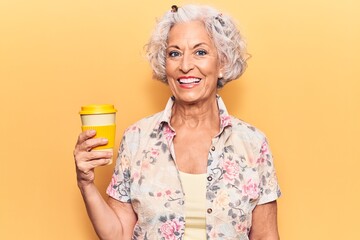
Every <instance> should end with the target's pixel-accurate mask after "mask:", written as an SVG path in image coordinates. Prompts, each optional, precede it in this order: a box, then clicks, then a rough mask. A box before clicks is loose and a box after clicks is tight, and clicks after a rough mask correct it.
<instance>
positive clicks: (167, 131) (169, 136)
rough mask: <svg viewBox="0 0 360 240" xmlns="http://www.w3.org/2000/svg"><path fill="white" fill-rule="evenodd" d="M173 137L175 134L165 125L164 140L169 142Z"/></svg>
mask: <svg viewBox="0 0 360 240" xmlns="http://www.w3.org/2000/svg"><path fill="white" fill-rule="evenodd" d="M174 135H175V132H174V131H173V130H171V128H170V127H169V125H165V126H164V136H165V138H166V140H167V141H168V142H169V141H170V140H171V139H172V138H173V137H174Z"/></svg>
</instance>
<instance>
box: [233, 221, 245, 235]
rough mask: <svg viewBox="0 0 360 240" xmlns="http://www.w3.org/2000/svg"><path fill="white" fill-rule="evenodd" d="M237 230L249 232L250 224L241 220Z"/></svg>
mask: <svg viewBox="0 0 360 240" xmlns="http://www.w3.org/2000/svg"><path fill="white" fill-rule="evenodd" d="M235 230H236V231H237V232H239V233H247V231H248V226H247V223H246V222H239V223H237V224H236V225H235Z"/></svg>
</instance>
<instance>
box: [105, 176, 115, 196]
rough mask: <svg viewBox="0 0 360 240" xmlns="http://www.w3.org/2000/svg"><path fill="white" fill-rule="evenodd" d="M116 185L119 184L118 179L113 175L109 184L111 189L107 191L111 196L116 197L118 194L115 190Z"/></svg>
mask: <svg viewBox="0 0 360 240" xmlns="http://www.w3.org/2000/svg"><path fill="white" fill-rule="evenodd" d="M116 184H117V181H116V177H115V175H113V176H112V178H111V182H110V184H109V187H108V189H107V191H108V193H109V195H110V196H115V194H116V188H115V186H116Z"/></svg>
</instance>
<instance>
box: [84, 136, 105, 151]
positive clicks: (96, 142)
mask: <svg viewBox="0 0 360 240" xmlns="http://www.w3.org/2000/svg"><path fill="white" fill-rule="evenodd" d="M107 143H108V140H107V139H106V138H90V139H88V140H86V141H84V142H83V143H81V144H80V145H78V150H79V151H87V152H89V151H91V150H92V149H93V148H95V147H99V146H103V145H106V144H107Z"/></svg>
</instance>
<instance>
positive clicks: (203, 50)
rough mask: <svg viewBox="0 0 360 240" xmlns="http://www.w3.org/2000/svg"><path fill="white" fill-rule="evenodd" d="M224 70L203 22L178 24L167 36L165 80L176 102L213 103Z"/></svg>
mask: <svg viewBox="0 0 360 240" xmlns="http://www.w3.org/2000/svg"><path fill="white" fill-rule="evenodd" d="M220 71H221V68H220V63H219V59H218V53H217V50H216V48H215V45H214V43H213V41H212V39H210V37H209V35H208V33H207V31H206V30H205V26H204V24H203V23H202V22H200V21H191V22H187V23H178V24H175V25H174V26H173V27H172V28H171V30H170V32H169V36H168V47H167V49H166V76H167V80H168V83H169V86H170V89H171V91H172V93H173V95H174V96H175V99H176V100H177V101H180V102H184V103H197V102H199V101H206V100H210V99H211V100H212V99H213V97H215V95H216V91H217V80H218V78H219V74H220Z"/></svg>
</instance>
